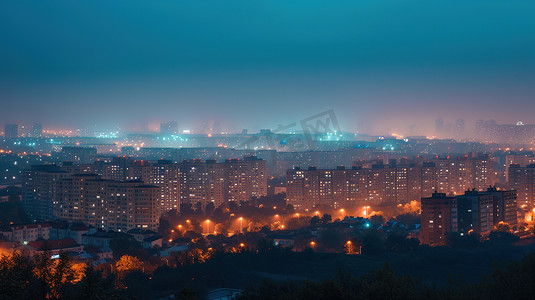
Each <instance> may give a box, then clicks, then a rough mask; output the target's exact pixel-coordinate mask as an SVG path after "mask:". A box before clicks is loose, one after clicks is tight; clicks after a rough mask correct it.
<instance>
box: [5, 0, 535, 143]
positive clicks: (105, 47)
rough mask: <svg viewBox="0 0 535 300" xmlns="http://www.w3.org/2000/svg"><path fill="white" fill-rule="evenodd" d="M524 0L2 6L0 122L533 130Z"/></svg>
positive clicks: (530, 36)
mask: <svg viewBox="0 0 535 300" xmlns="http://www.w3.org/2000/svg"><path fill="white" fill-rule="evenodd" d="M534 15H535V1H527V0H526V1H515V0H509V1H504V0H484V1H483V0H482V1H466V0H464V1H460V0H458V1H457V0H452V1H443V2H442V3H437V1H428V0H427V1H423V0H422V1H399V0H397V1H386V0H360V1H355V0H351V1H315V0H307V1H252V0H243V1H236V0H226V1H220V0H218V1H215V0H214V1H186V0H180V1H177V0H175V1H170V0H169V1H104V0H103V1H42V0H35V1H15V0H13V1H2V2H0V101H1V109H0V125H1V124H3V123H7V122H17V123H21V124H22V123H27V124H31V123H33V122H41V123H43V125H44V127H54V126H56V127H59V126H67V127H72V128H74V127H82V126H89V125H92V124H97V125H98V126H99V127H101V128H104V127H113V126H120V127H121V128H124V129H127V130H157V124H158V123H159V122H160V121H166V120H177V121H178V122H179V126H180V128H181V129H195V130H203V129H207V128H211V129H214V130H218V129H225V130H233V131H236V130H241V129H242V128H249V129H250V130H256V129H260V128H269V127H271V128H275V127H276V126H277V125H278V124H282V125H285V124H287V123H290V122H294V121H299V120H301V119H303V118H306V117H308V116H310V115H314V114H316V113H319V112H322V111H325V110H328V109H334V111H335V113H336V115H337V117H338V121H339V123H340V124H341V126H342V127H343V129H345V130H348V131H359V132H370V133H392V132H400V133H405V132H406V131H407V130H408V128H409V126H410V125H415V126H416V128H417V133H420V134H429V133H430V132H432V130H433V120H434V119H435V118H438V117H442V118H444V120H445V121H446V122H450V123H454V122H455V120H456V119H457V118H464V119H466V121H467V127H468V128H469V129H470V128H472V127H473V126H474V125H473V123H474V122H475V121H476V120H478V119H495V120H497V121H498V122H500V123H511V122H516V121H518V120H522V121H523V122H524V123H535V106H534V104H533V103H535V17H534Z"/></svg>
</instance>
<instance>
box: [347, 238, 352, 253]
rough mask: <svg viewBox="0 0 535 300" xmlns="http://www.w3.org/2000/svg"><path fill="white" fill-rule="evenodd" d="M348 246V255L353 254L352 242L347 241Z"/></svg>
mask: <svg viewBox="0 0 535 300" xmlns="http://www.w3.org/2000/svg"><path fill="white" fill-rule="evenodd" d="M346 246H347V252H348V254H351V241H347V243H346Z"/></svg>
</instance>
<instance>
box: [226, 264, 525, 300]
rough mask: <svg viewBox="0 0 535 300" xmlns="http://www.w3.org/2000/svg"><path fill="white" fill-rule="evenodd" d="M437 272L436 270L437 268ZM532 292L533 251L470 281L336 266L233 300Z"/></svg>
mask: <svg viewBox="0 0 535 300" xmlns="http://www.w3.org/2000/svg"><path fill="white" fill-rule="evenodd" d="M437 271H438V270H437ZM533 295H535V253H534V254H531V255H528V256H527V257H525V258H524V259H523V260H522V261H521V262H519V263H518V262H515V263H511V264H509V265H507V266H505V267H502V268H500V267H496V268H495V270H494V271H493V272H492V274H490V275H487V276H485V277H484V278H483V279H482V280H481V281H479V282H477V283H473V284H469V283H464V282H459V281H456V280H453V279H452V280H449V281H448V283H446V284H444V285H439V286H437V285H434V284H429V283H427V282H426V281H425V280H424V279H423V278H414V277H412V276H411V275H402V276H398V275H396V274H395V272H394V271H393V270H392V268H391V267H390V265H389V264H388V263H386V264H385V266H384V267H383V268H381V269H379V270H377V271H374V272H371V273H370V274H367V275H364V276H361V277H355V276H354V275H353V274H351V272H349V271H347V270H345V269H342V268H341V269H339V270H338V272H337V274H336V276H335V277H334V278H332V279H328V280H324V281H321V282H314V281H301V282H296V281H289V282H283V283H280V282H275V281H273V280H264V281H263V282H262V284H261V285H259V286H257V287H251V288H248V289H247V290H246V291H245V292H244V293H243V294H242V295H240V296H238V297H237V298H236V299H237V300H285V299H288V300H290V299H292V300H293V299H309V300H320V299H340V300H344V299H347V300H351V299H358V300H363V299H392V300H393V299H422V300H424V299H425V300H427V299H497V300H498V299H499V300H504V299H511V300H513V299H514V300H518V299H531V298H532V297H533Z"/></svg>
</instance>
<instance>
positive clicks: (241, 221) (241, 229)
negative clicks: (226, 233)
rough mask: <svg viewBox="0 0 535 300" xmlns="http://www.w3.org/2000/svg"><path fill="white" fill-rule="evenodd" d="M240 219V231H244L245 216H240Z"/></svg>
mask: <svg viewBox="0 0 535 300" xmlns="http://www.w3.org/2000/svg"><path fill="white" fill-rule="evenodd" d="M238 220H240V232H242V233H243V218H242V217H240V218H239V219H238Z"/></svg>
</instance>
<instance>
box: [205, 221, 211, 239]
mask: <svg viewBox="0 0 535 300" xmlns="http://www.w3.org/2000/svg"><path fill="white" fill-rule="evenodd" d="M208 234H210V220H206V235H208Z"/></svg>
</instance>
